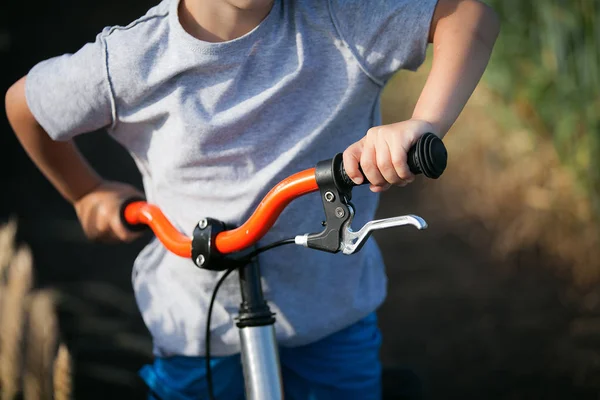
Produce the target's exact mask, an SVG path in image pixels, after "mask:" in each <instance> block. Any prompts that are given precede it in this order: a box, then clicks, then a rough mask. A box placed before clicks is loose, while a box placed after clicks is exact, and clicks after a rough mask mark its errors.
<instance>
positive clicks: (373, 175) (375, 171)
mask: <svg viewBox="0 0 600 400" xmlns="http://www.w3.org/2000/svg"><path fill="white" fill-rule="evenodd" d="M360 166H361V168H362V170H363V172H364V174H365V177H366V178H367V180H368V181H369V182H371V185H372V186H371V190H373V189H374V188H373V186H381V187H383V186H385V185H388V182H387V181H386V180H385V178H384V177H383V175H381V172H380V171H379V168H378V167H377V155H376V149H375V146H374V145H373V144H372V143H370V141H367V143H366V144H365V146H364V148H363V152H362V155H361V157H360Z"/></svg>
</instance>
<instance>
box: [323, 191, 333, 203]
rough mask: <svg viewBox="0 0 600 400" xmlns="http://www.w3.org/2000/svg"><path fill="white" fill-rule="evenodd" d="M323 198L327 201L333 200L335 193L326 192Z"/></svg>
mask: <svg viewBox="0 0 600 400" xmlns="http://www.w3.org/2000/svg"><path fill="white" fill-rule="evenodd" d="M325 200H327V202H329V203H331V202H333V201H334V200H335V194H333V192H326V193H325Z"/></svg>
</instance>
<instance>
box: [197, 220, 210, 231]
mask: <svg viewBox="0 0 600 400" xmlns="http://www.w3.org/2000/svg"><path fill="white" fill-rule="evenodd" d="M207 226H208V221H207V220H206V218H202V219H201V220H200V222H198V228H200V229H206V227H207Z"/></svg>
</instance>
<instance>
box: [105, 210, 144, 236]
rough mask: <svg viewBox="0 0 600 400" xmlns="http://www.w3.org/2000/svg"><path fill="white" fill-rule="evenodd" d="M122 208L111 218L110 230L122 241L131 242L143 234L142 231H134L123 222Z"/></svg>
mask: <svg viewBox="0 0 600 400" xmlns="http://www.w3.org/2000/svg"><path fill="white" fill-rule="evenodd" d="M119 212H120V210H119V211H118V212H117V213H115V215H113V216H112V217H111V219H110V228H111V229H110V231H111V233H112V234H113V235H114V236H115V238H116V239H118V240H119V241H122V242H131V241H133V240H135V239H137V238H138V237H140V236H141V233H140V232H132V231H130V230H129V229H127V227H126V226H125V225H123V222H121V216H120V215H119Z"/></svg>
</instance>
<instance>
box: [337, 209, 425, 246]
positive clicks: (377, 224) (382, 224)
mask: <svg viewBox="0 0 600 400" xmlns="http://www.w3.org/2000/svg"><path fill="white" fill-rule="evenodd" d="M353 214H354V213H351V215H353ZM351 222H352V218H350V219H348V221H347V223H346V224H345V225H344V227H343V230H342V242H341V243H340V250H341V251H342V253H344V254H353V253H356V252H357V251H359V250H360V249H361V248H362V247H363V245H364V244H365V242H366V241H367V239H368V238H369V236H371V233H373V231H377V230H380V229H387V228H393V227H396V226H402V225H412V226H414V227H416V228H417V229H425V228H427V222H425V220H424V219H423V218H421V217H419V216H417V215H413V214H409V215H401V216H399V217H392V218H385V219H379V220H376V221H369V222H367V223H366V224H365V226H363V227H362V228H360V230H358V231H357V232H354V231H352V229H351V228H350V223H351Z"/></svg>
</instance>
